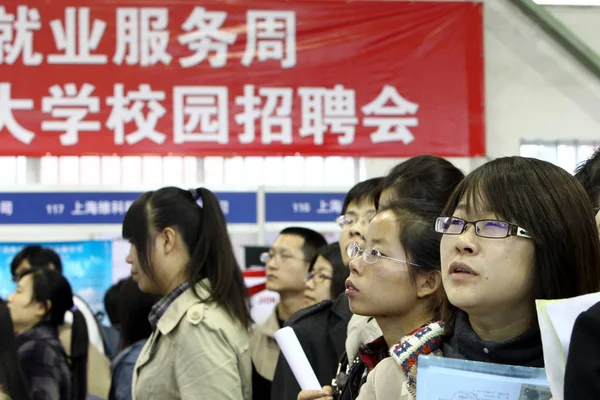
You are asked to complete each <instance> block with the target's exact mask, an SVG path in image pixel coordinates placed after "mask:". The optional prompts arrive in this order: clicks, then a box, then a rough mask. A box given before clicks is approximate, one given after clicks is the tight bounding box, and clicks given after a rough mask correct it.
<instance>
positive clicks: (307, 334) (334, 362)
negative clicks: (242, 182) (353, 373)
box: [271, 178, 382, 400]
mask: <svg viewBox="0 0 600 400" xmlns="http://www.w3.org/2000/svg"><path fill="white" fill-rule="evenodd" d="M381 183H382V179H381V178H374V179H369V180H367V181H364V182H360V183H358V184H357V185H355V186H354V187H353V188H352V189H351V190H350V191H349V192H348V194H347V195H346V198H345V199H344V205H343V208H342V215H341V216H340V218H338V223H339V225H340V226H341V227H342V233H341V234H340V240H339V241H340V248H341V251H342V259H343V260H344V263H345V264H346V265H348V263H349V262H350V259H349V257H348V256H347V254H346V248H347V246H348V243H350V242H360V241H361V240H363V238H364V236H365V234H366V232H367V227H368V225H369V222H370V221H371V219H372V218H373V216H374V215H375V212H376V209H377V205H378V201H379V195H380V193H381ZM350 318H352V313H351V312H350V306H349V304H348V298H347V297H346V294H345V293H342V294H341V295H340V296H339V297H338V298H337V299H336V300H334V301H331V300H329V301H324V302H321V303H319V304H316V305H314V306H312V307H308V308H305V309H302V310H300V311H298V312H297V313H296V314H294V315H293V316H292V317H290V319H288V321H286V326H291V327H292V328H293V329H294V332H295V333H296V336H297V337H298V340H299V341H300V344H301V345H302V348H303V349H304V352H305V353H306V356H307V358H308V361H309V362H310V364H311V366H312V368H313V370H314V371H315V374H316V375H317V379H318V380H319V382H320V383H321V385H323V386H324V385H330V384H331V380H332V379H333V378H334V377H335V372H336V370H337V367H338V362H339V360H340V358H341V357H342V355H343V354H344V352H345V342H346V335H347V329H348V322H349V321H350ZM298 393H300V386H299V385H298V383H297V381H296V378H295V377H294V374H293V373H292V370H291V369H290V366H289V365H288V363H287V362H286V360H285V357H283V355H280V356H279V360H278V362H277V367H276V369H275V377H274V379H273V384H272V387H271V399H272V400H296V398H297V396H298Z"/></svg>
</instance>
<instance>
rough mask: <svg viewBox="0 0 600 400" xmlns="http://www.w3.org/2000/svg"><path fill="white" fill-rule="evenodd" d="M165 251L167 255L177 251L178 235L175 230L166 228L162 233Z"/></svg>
mask: <svg viewBox="0 0 600 400" xmlns="http://www.w3.org/2000/svg"><path fill="white" fill-rule="evenodd" d="M161 236H162V242H163V251H164V253H165V254H169V253H171V252H172V251H173V250H174V249H175V246H176V244H175V242H176V240H177V233H176V232H175V230H174V229H173V228H165V229H163V231H162V235H161Z"/></svg>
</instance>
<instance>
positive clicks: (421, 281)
mask: <svg viewBox="0 0 600 400" xmlns="http://www.w3.org/2000/svg"><path fill="white" fill-rule="evenodd" d="M416 286H417V297H419V298H423V297H427V296H430V295H432V294H434V293H435V292H437V291H438V290H439V289H440V288H441V287H442V274H441V273H440V271H427V272H425V273H419V274H417V278H416Z"/></svg>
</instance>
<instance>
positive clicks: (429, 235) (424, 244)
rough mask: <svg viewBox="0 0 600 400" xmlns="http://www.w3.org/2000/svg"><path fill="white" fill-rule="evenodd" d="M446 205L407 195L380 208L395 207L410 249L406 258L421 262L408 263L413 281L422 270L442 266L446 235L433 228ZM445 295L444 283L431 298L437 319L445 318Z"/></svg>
mask: <svg viewBox="0 0 600 400" xmlns="http://www.w3.org/2000/svg"><path fill="white" fill-rule="evenodd" d="M442 207H443V206H442V205H441V204H440V203H438V202H433V201H427V200H421V199H410V198H407V199H401V200H398V201H394V202H392V203H390V204H388V205H387V206H385V207H383V208H382V209H381V210H379V212H378V214H381V213H383V212H386V211H391V212H393V213H394V215H395V216H396V218H398V220H399V221H400V231H399V232H398V233H397V234H398V238H399V241H400V243H401V244H402V247H403V248H404V251H405V252H406V261H408V262H410V263H413V264H417V265H418V267H415V266H413V265H411V264H407V265H408V267H409V268H408V271H409V273H410V276H411V279H412V280H413V282H415V281H416V276H417V275H418V274H420V273H423V272H428V271H439V270H440V267H441V261H440V241H441V239H442V235H441V234H439V233H437V232H436V231H435V230H433V229H432V224H433V221H434V219H435V218H436V217H438V216H439V214H440V212H441V211H442ZM444 299H445V293H444V289H443V288H442V287H441V286H440V289H439V290H438V291H437V293H436V294H434V295H433V296H432V298H431V310H432V311H433V312H434V315H435V318H436V319H440V318H441V314H442V307H443V304H444Z"/></svg>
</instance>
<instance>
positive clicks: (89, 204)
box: [47, 200, 133, 216]
mask: <svg viewBox="0 0 600 400" xmlns="http://www.w3.org/2000/svg"><path fill="white" fill-rule="evenodd" d="M132 203H133V201H129V200H127V201H125V200H112V201H110V200H85V201H79V200H77V201H75V203H74V204H73V210H72V211H71V215H74V216H85V215H92V216H109V215H113V216H116V215H119V216H122V215H125V213H126V212H127V210H128V209H129V207H131V204H132ZM49 206H56V205H50V204H49V205H48V206H47V207H49ZM61 206H62V207H63V209H64V205H63V204H61ZM48 213H49V214H50V211H48ZM60 213H61V214H62V210H61V212H60Z"/></svg>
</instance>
